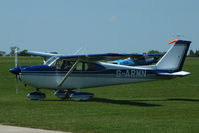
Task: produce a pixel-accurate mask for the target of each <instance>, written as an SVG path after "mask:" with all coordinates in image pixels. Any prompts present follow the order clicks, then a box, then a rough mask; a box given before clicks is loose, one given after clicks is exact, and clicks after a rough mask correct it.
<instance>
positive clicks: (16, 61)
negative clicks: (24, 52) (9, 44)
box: [15, 48, 18, 67]
mask: <svg viewBox="0 0 199 133" xmlns="http://www.w3.org/2000/svg"><path fill="white" fill-rule="evenodd" d="M15 67H18V57H17V48H16V49H15Z"/></svg>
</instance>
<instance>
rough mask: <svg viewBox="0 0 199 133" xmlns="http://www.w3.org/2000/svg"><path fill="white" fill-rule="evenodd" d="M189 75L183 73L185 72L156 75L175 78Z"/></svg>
mask: <svg viewBox="0 0 199 133" xmlns="http://www.w3.org/2000/svg"><path fill="white" fill-rule="evenodd" d="M189 74H191V73H190V72H185V71H179V72H174V73H158V75H161V76H176V77H184V76H187V75H189Z"/></svg>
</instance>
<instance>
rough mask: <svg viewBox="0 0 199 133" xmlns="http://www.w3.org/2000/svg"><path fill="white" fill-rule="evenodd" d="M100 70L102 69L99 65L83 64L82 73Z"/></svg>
mask: <svg viewBox="0 0 199 133" xmlns="http://www.w3.org/2000/svg"><path fill="white" fill-rule="evenodd" d="M102 69H104V67H103V66H101V65H98V64H95V63H89V62H85V63H84V71H99V70H102Z"/></svg>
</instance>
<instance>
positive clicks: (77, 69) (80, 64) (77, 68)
mask: <svg viewBox="0 0 199 133" xmlns="http://www.w3.org/2000/svg"><path fill="white" fill-rule="evenodd" d="M75 70H76V71H82V70H83V63H82V62H79V63H78V64H77V66H76V69H75Z"/></svg>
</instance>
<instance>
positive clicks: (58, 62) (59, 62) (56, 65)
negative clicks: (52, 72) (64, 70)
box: [54, 59, 63, 69]
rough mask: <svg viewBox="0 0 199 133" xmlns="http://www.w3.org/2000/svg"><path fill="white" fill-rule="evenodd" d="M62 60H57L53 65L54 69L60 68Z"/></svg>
mask: <svg viewBox="0 0 199 133" xmlns="http://www.w3.org/2000/svg"><path fill="white" fill-rule="evenodd" d="M62 62H63V60H61V59H59V60H57V62H56V64H55V66H54V67H55V69H61V66H62Z"/></svg>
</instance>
